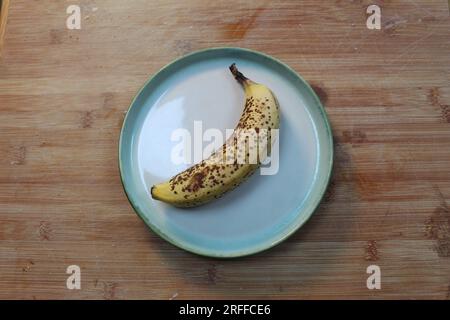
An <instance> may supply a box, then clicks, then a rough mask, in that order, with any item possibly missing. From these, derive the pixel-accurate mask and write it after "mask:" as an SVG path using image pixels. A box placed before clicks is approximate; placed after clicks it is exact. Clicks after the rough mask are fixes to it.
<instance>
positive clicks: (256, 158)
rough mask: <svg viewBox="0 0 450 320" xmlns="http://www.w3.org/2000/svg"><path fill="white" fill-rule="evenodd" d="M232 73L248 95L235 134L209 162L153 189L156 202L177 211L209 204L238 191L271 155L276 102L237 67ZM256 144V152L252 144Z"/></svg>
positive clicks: (275, 123) (265, 88)
mask: <svg viewBox="0 0 450 320" xmlns="http://www.w3.org/2000/svg"><path fill="white" fill-rule="evenodd" d="M230 71H231V73H232V74H233V76H234V77H235V79H236V80H237V81H238V82H239V83H240V84H241V85H242V87H243V89H244V91H245V106H244V110H243V112H242V115H241V117H240V119H239V122H238V124H237V126H236V128H235V130H234V132H233V134H232V135H231V136H230V137H229V138H228V139H227V141H226V142H225V144H223V145H222V146H221V147H220V148H219V149H218V150H216V151H215V152H214V153H213V154H212V155H211V156H209V158H207V159H205V160H203V161H201V162H200V163H198V164H196V165H194V166H192V167H190V168H188V169H187V170H185V171H183V172H181V173H179V174H177V175H176V176H174V177H172V178H171V179H170V180H169V181H167V182H163V183H160V184H156V185H154V186H153V187H152V188H151V195H152V198H153V199H156V200H160V201H163V202H166V203H169V204H171V205H174V206H176V207H194V206H198V205H201V204H204V203H207V202H209V201H211V200H213V199H217V198H219V197H221V196H222V195H223V194H224V193H226V192H227V191H230V190H232V189H234V188H235V187H237V186H238V185H239V184H240V183H241V182H243V181H244V180H245V179H246V178H248V177H249V176H250V175H251V174H252V173H254V172H255V171H256V169H258V168H259V166H260V164H261V163H262V162H263V161H264V160H265V158H266V156H267V155H268V154H270V151H271V137H272V135H271V129H279V124H280V116H279V106H278V102H277V99H276V97H275V95H274V94H273V93H272V91H271V90H270V89H269V88H267V87H266V86H264V85H262V84H259V83H256V82H253V81H252V80H250V79H248V78H247V77H245V76H244V75H243V74H242V73H241V72H239V71H238V69H237V68H236V65H235V64H234V63H233V64H232V65H231V66H230ZM255 137H256V138H255ZM250 139H251V140H250ZM255 141H257V142H258V144H257V149H258V150H257V152H255V145H254V144H253V145H252V144H251V143H250V142H255Z"/></svg>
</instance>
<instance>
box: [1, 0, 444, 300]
mask: <svg viewBox="0 0 450 320" xmlns="http://www.w3.org/2000/svg"><path fill="white" fill-rule="evenodd" d="M74 2H75V3H74ZM76 3H78V4H80V6H81V30H68V29H67V28H66V19H67V17H68V14H67V13H66V8H67V6H69V5H70V4H76ZM370 4H378V5H380V7H381V9H382V20H381V22H382V25H381V30H369V29H367V27H366V18H367V14H366V8H367V6H368V5H370ZM213 46H239V47H246V48H251V49H255V50H259V51H263V52H265V53H267V54H270V55H273V56H275V57H277V58H279V59H281V60H283V61H285V62H286V63H288V64H289V65H290V66H292V67H293V68H294V69H295V70H296V71H298V72H299V73H300V74H301V75H302V76H303V77H304V78H305V79H306V80H307V81H309V82H310V83H311V84H312V85H313V86H314V89H315V90H316V91H317V93H318V94H319V96H320V98H321V100H322V101H323V103H324V105H325V107H326V110H327V113H328V115H329V118H330V121H331V124H332V127H333V133H334V137H335V151H336V155H335V167H334V175H333V179H332V182H331V185H330V187H329V190H328V192H327V194H326V197H325V199H324V201H323V203H322V204H321V206H320V207H319V209H318V210H317V211H316V213H315V214H314V216H313V217H312V218H311V220H310V221H309V222H308V223H307V224H306V225H305V226H304V227H303V228H302V229H301V230H299V231H298V232H297V233H295V235H294V236H292V237H291V238H289V239H288V240H287V241H286V242H284V243H283V244H281V245H279V246H277V247H276V248H274V249H271V250H269V251H267V252H264V253H262V254H258V255H256V256H252V257H247V258H243V259H236V260H231V261H222V260H214V259H208V258H203V257H198V256H195V255H192V254H190V253H186V252H183V251H182V250H180V249H177V248H175V247H173V246H172V245H170V244H168V243H166V242H165V241H163V240H161V239H160V238H159V237H158V236H157V235H155V234H154V233H152V232H150V231H149V230H148V228H147V227H146V226H145V224H144V223H143V222H142V221H141V220H140V219H139V218H138V217H137V215H136V214H135V213H134V211H133V209H132V208H131V206H130V205H129V203H128V201H127V199H126V197H125V194H124V191H123V189H122V185H121V183H120V179H119V172H118V164H117V153H118V150H117V147H118V137H119V132H120V128H121V125H122V121H123V117H124V113H125V112H126V110H127V108H128V106H129V104H130V102H131V100H132V98H133V96H134V95H135V93H136V92H137V90H138V89H139V88H140V87H141V85H142V84H143V83H144V82H145V81H146V79H147V78H148V77H149V76H150V75H152V74H153V73H155V72H156V71H157V70H158V69H159V68H161V67H162V66H163V65H165V64H167V63H168V62H170V61H171V60H173V59H175V58H177V57H180V56H181V55H183V54H186V53H188V52H191V51H193V50H197V49H202V48H207V47H213ZM449 75H450V19H449V7H448V2H447V1H446V0H399V1H375V0H373V1H342V0H336V1H314V0H308V1H295V0H293V1H284V0H279V1H255V0H253V1H234V0H228V1H206V0H189V1H179V0H166V1H147V0H130V1H119V0H102V1H93V0H79V1H50V0H45V1H44V0H43V1H28V0H15V1H11V3H10V8H9V17H8V24H7V29H6V35H5V39H4V47H3V50H2V56H1V61H0V136H1V139H0V154H1V157H0V298H2V299H7V298H9V299H78V298H86V299H187V298H202V299H203V298H238V299H243V298H264V299H271V298H275V299H281V298H288V299H312V298H327V299H328V298H329V299H337V298H361V299H382V298H391V299H400V298H406V299H411V298H431V299H449V298H450V85H449V81H450V76H449ZM72 264H76V265H79V266H80V268H81V290H68V289H67V288H66V279H67V277H68V275H67V274H66V268H67V266H69V265H72ZM372 264H376V265H378V266H380V268H381V274H382V278H381V279H382V282H381V283H382V287H381V290H368V289H367V287H366V279H367V277H368V274H366V268H367V267H368V266H369V265H372Z"/></svg>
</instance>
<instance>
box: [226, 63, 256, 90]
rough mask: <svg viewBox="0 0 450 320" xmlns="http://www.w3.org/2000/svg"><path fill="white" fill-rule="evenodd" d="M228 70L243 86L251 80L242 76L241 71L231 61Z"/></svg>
mask: <svg viewBox="0 0 450 320" xmlns="http://www.w3.org/2000/svg"><path fill="white" fill-rule="evenodd" d="M230 71H231V73H232V74H233V76H234V78H235V79H236V80H237V81H238V82H239V83H240V84H241V85H243V86H245V85H247V84H249V83H250V82H251V80H250V79H249V78H247V77H246V76H244V75H243V74H242V72H240V71H239V70H238V68H237V67H236V63H233V64H232V65H231V66H230Z"/></svg>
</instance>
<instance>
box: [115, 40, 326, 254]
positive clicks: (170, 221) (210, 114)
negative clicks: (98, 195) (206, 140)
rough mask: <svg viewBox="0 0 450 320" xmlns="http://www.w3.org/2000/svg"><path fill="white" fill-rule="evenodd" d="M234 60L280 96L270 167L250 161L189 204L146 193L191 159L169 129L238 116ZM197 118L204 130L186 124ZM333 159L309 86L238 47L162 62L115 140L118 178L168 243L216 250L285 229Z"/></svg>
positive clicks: (309, 204)
mask: <svg viewBox="0 0 450 320" xmlns="http://www.w3.org/2000/svg"><path fill="white" fill-rule="evenodd" d="M233 62H234V63H236V65H237V66H238V68H239V70H240V71H241V72H242V73H243V74H245V75H246V76H247V77H249V78H251V79H252V80H254V81H256V82H259V83H262V84H265V85H266V86H268V87H269V88H271V89H272V91H273V92H274V93H275V95H276V97H277V98H278V101H279V104H280V110H281V111H280V112H281V120H280V132H279V141H278V143H279V161H278V170H269V171H273V172H276V173H275V174H270V175H261V174H260V172H259V171H258V172H256V173H255V174H254V175H253V176H251V177H250V178H249V179H248V180H247V181H246V182H244V183H243V184H242V185H241V186H239V187H238V188H237V189H235V190H233V191H231V192H229V193H227V194H226V195H224V196H223V197H222V198H220V199H218V200H215V201H213V202H211V203H208V204H206V205H203V206H199V207H195V208H189V209H179V208H175V207H172V206H170V205H168V204H165V203H162V202H160V201H156V200H153V199H152V198H151V196H150V188H151V186H152V185H154V184H155V183H158V182H162V181H165V180H167V179H169V178H170V177H172V176H174V175H175V174H177V173H179V172H181V171H183V170H184V169H186V168H187V167H189V165H187V164H176V163H174V162H173V161H171V159H172V158H171V155H172V151H173V150H174V148H175V146H176V145H179V143H180V141H177V140H174V139H172V138H173V137H172V134H173V132H174V130H177V129H187V130H188V131H189V132H191V133H193V134H196V132H197V133H198V132H205V131H206V130H207V129H209V128H216V129H219V130H221V132H224V133H225V132H226V131H225V130H226V129H233V128H234V127H235V125H236V124H237V122H238V120H239V117H240V114H241V112H242V109H243V105H244V92H243V90H242V88H241V87H240V85H239V84H238V83H237V82H236V81H235V80H234V78H233V76H232V75H231V73H230V71H229V70H228V66H229V65H231V63H233ZM196 121H201V129H202V130H203V131H196V132H194V130H193V128H194V126H197V128H198V127H199V125H198V124H199V122H196ZM196 123H197V124H196ZM192 139H193V140H192V141H194V139H198V135H197V137H193V138H192ZM200 139H201V135H200ZM332 165H333V138H332V134H331V129H330V125H329V122H328V119H327V116H326V113H325V110H324V108H323V107H322V104H321V102H320V100H319V98H318V97H317V96H316V94H315V93H314V91H313V90H312V89H311V87H310V86H309V85H308V84H307V82H306V81H305V80H303V79H302V78H301V77H300V76H299V75H298V74H297V73H296V72H295V71H294V70H293V69H291V68H290V67H289V66H287V65H286V64H284V63H282V62H281V61H279V60H277V59H275V58H273V57H270V56H268V55H266V54H263V53H260V52H256V51H252V50H248V49H242V48H211V49H206V50H202V51H197V52H194V53H191V54H189V55H186V56H184V57H182V58H180V59H178V60H176V61H174V62H172V63H170V64H169V65H167V66H165V67H164V68H162V69H161V70H160V71H159V72H158V73H156V74H155V75H154V76H153V77H152V78H151V79H149V80H148V81H147V82H146V83H145V85H144V86H143V88H142V89H141V90H140V91H139V92H138V94H137V95H136V97H135V98H134V100H133V102H132V103H131V106H130V108H129V110H128V112H127V115H126V117H125V120H124V123H123V127H122V131H121V134H120V141H119V168H120V175H121V179H122V183H123V186H124V189H125V192H126V194H127V197H128V199H129V201H130V203H131V205H132V206H133V208H134V209H135V211H136V212H137V214H138V215H139V216H140V217H141V218H142V220H143V221H144V222H145V223H146V224H147V225H148V226H149V227H150V228H151V229H152V230H153V231H154V232H156V233H157V234H158V235H159V236H161V237H162V238H164V239H165V240H167V241H169V242H170V243H172V244H174V245H176V246H178V247H180V248H182V249H184V250H187V251H190V252H193V253H196V254H199V255H204V256H210V257H217V258H232V257H239V256H245V255H250V254H254V253H257V252H260V251H263V250H266V249H268V248H271V247H273V246H274V245H276V244H278V243H280V242H282V241H283V240H285V239H286V238H287V237H289V236H290V235H292V234H293V233H294V232H295V231H296V230H297V229H299V228H300V227H301V226H302V225H303V224H304V223H305V222H306V221H307V220H308V218H309V217H310V216H311V215H312V214H313V212H314V210H315V209H316V208H317V206H318V205H319V203H320V200H321V199H322V197H323V195H324V193H325V191H326V188H327V185H328V182H329V179H330V175H331V170H332ZM273 168H275V167H273ZM273 172H272V173H273Z"/></svg>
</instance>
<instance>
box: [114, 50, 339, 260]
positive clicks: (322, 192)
mask: <svg viewBox="0 0 450 320" xmlns="http://www.w3.org/2000/svg"><path fill="white" fill-rule="evenodd" d="M209 51H231V52H232V51H236V52H245V53H252V54H256V55H260V56H262V57H264V58H266V59H269V60H273V61H274V62H276V63H278V64H280V65H281V66H283V67H284V68H286V70H287V71H288V72H289V73H290V74H291V76H293V77H294V78H297V79H298V80H299V81H300V82H301V83H302V84H304V85H305V87H306V88H307V89H308V90H309V91H310V93H311V94H312V96H313V97H314V99H315V100H316V103H317V105H318V106H319V109H320V113H321V115H322V118H323V120H324V121H325V127H326V131H327V138H328V140H329V144H330V146H331V149H330V157H329V159H328V167H327V173H326V174H327V176H326V182H325V184H323V187H322V189H321V190H320V196H318V197H316V198H315V199H313V200H312V201H313V205H312V209H311V211H310V212H309V214H308V215H307V216H306V217H305V218H304V219H303V220H302V221H300V223H299V224H298V226H296V228H294V229H292V230H290V231H289V232H288V233H286V234H285V235H283V236H282V237H280V238H279V239H277V240H276V241H273V242H271V243H270V244H269V245H268V246H262V247H258V248H256V249H254V250H246V251H239V252H235V253H231V254H221V253H211V252H210V251H202V250H196V249H193V248H191V247H188V246H186V245H184V244H183V243H182V242H178V241H176V240H174V239H172V238H171V237H170V236H168V235H166V234H165V233H164V232H163V231H161V230H160V229H158V228H157V227H156V226H154V225H153V224H152V223H150V221H149V220H148V219H147V217H146V216H145V214H144V213H143V212H142V211H141V210H140V209H139V207H138V206H137V205H136V204H135V203H134V202H133V200H132V198H131V195H130V194H129V191H128V190H127V186H126V185H127V182H126V180H127V178H126V176H125V174H124V170H123V163H122V158H123V157H124V156H123V152H122V141H123V136H124V127H125V124H126V122H127V119H128V115H129V113H130V111H131V109H132V108H133V106H134V104H135V101H136V100H137V98H138V97H139V96H140V95H141V94H142V92H143V91H144V90H145V88H146V87H147V86H148V85H149V84H150V82H152V81H153V80H154V79H155V77H156V76H157V75H158V74H160V73H161V72H163V71H166V70H167V69H168V68H170V67H171V66H172V65H173V64H175V63H178V62H180V61H181V60H184V59H186V58H187V57H190V56H193V55H198V54H202V53H206V52H209ZM118 151H119V155H118V156H119V161H118V162H119V171H120V180H121V183H122V187H123V189H124V191H125V195H126V197H127V199H128V202H129V203H130V204H131V206H132V208H133V210H134V211H135V212H136V213H137V215H138V216H139V217H140V218H141V219H142V220H143V221H144V223H145V224H146V225H147V226H148V227H149V228H150V229H151V230H152V231H153V232H155V233H156V234H157V235H158V236H160V237H161V238H163V239H164V240H166V241H167V242H169V243H171V244H172V245H174V246H176V247H178V248H180V249H183V250H185V251H188V252H191V253H194V254H197V255H200V256H204V257H211V258H219V259H232V258H238V257H245V256H250V255H254V254H257V253H260V252H263V251H266V250H269V249H271V248H273V247H275V246H276V245H278V244H280V243H282V242H283V241H285V240H286V239H287V238H289V237H290V236H291V235H293V234H294V233H295V232H297V231H298V230H299V229H300V228H301V227H302V226H303V225H304V224H305V223H306V222H307V221H308V220H309V219H310V218H311V216H312V215H313V214H314V212H315V211H316V209H317V208H318V206H319V204H320V203H321V201H322V199H323V197H324V195H325V192H326V190H327V188H328V185H329V183H330V180H331V176H332V173H333V161H334V142H333V134H332V130H331V125H330V121H329V119H328V117H327V114H326V111H325V108H324V107H323V105H322V102H321V101H320V99H319V97H318V96H317V94H316V92H315V91H314V90H313V89H312V87H311V86H310V85H309V83H308V82H307V81H306V80H305V79H303V77H302V76H300V75H299V74H298V73H297V72H296V71H295V70H294V69H292V68H291V67H290V66H289V65H287V64H286V63H284V62H283V61H281V60H279V59H277V58H274V57H272V56H270V55H268V54H265V53H263V52H260V51H256V50H252V49H247V48H241V47H226V46H225V47H212V48H205V49H201V50H197V51H193V52H191V53H189V54H186V55H184V56H181V57H179V58H176V59H174V60H172V61H171V62H169V63H168V64H166V65H165V66H164V67H162V68H161V69H159V70H158V71H157V72H156V73H154V74H153V75H152V76H150V77H149V79H148V80H147V81H146V82H145V83H144V85H143V86H142V87H141V88H140V89H139V90H138V92H137V93H136V95H135V96H134V98H133V100H132V101H131V103H130V106H129V107H128V110H127V112H126V115H125V117H124V120H123V122H122V128H121V130H120V137H119V146H118ZM314 201H315V202H314Z"/></svg>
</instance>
